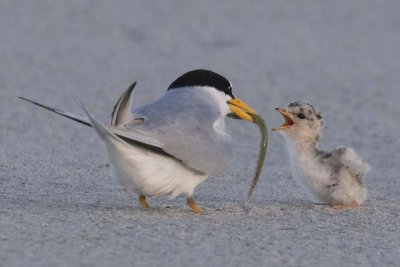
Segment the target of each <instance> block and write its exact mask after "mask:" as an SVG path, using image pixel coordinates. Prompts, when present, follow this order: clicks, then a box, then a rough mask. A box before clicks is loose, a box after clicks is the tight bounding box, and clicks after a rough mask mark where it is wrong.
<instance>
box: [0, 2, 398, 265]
mask: <svg viewBox="0 0 400 267" xmlns="http://www.w3.org/2000/svg"><path fill="white" fill-rule="evenodd" d="M399 14H400V2H399V1H396V0H393V1H349V0H338V1H295V0H293V1H215V2H213V1H169V0H168V1H11V0H10V1H7V0H2V1H1V2H0V122H1V123H0V147H1V150H0V266H132V265H133V266H157V265H158V266H160V265H163V266H390V265H391V266H398V265H399V261H400V232H399V231H400V230H399V229H400V228H399V221H400V220H399V212H400V196H399V192H400V179H399V167H398V162H399V148H400V139H399V133H400V123H399V116H400V105H399V102H400V89H399V84H400V16H399ZM195 68H208V69H212V70H214V71H217V72H219V73H221V74H223V75H225V76H226V77H228V78H229V79H230V80H231V81H232V82H233V84H234V90H235V94H236V95H237V96H238V97H240V98H242V99H243V100H244V101H245V102H247V103H248V104H250V105H251V106H252V107H254V108H255V110H257V111H258V112H259V113H260V114H261V115H262V116H263V117H264V118H265V120H266V121H267V123H268V124H269V126H270V127H272V126H274V125H277V124H280V123H281V122H282V119H281V117H280V116H279V114H278V113H276V112H275V111H274V108H275V107H277V106H286V105H287V104H288V103H289V102H291V101H294V100H297V99H305V100H308V101H310V102H311V103H313V104H314V105H315V106H316V107H317V108H318V109H319V110H320V111H321V112H322V115H323V116H324V119H325V123H326V128H325V129H326V131H325V135H324V137H323V139H322V143H323V146H324V148H327V149H330V148H334V147H335V146H338V145H344V144H345V145H349V146H352V147H354V148H355V149H356V150H357V151H358V152H359V153H360V154H361V155H362V156H363V157H364V158H365V160H366V161H367V162H369V163H370V165H371V166H372V168H373V170H372V172H370V173H369V174H368V175H367V176H366V177H365V183H366V185H367V186H368V188H369V198H368V201H366V203H365V204H364V205H363V206H362V207H360V208H359V209H357V210H351V211H340V212H338V211H334V210H332V209H331V208H329V207H326V206H315V205H313V204H312V203H310V202H309V201H308V200H307V198H306V195H305V194H304V193H303V191H302V190H301V189H300V187H299V186H298V185H297V184H296V182H295V181H294V180H293V178H292V176H291V173H290V169H289V166H288V157H287V151H286V148H285V145H284V142H283V141H284V140H283V138H282V137H281V136H279V135H278V134H276V133H271V135H270V149H269V154H268V155H267V162H266V165H265V169H264V172H263V174H262V177H261V181H260V183H259V187H258V188H257V189H256V191H255V194H254V198H253V200H252V208H251V210H249V211H246V210H244V209H243V208H242V203H243V200H244V198H245V195H246V192H247V189H248V186H249V183H250V178H251V176H252V174H253V171H254V167H255V166H254V165H255V163H256V158H257V152H258V151H257V149H258V143H259V139H258V138H259V133H258V129H257V128H256V127H255V126H254V125H250V124H248V123H245V122H241V121H234V120H230V119H227V123H228V124H229V126H230V128H231V130H232V135H233V138H234V140H235V143H236V144H235V151H234V152H235V162H234V164H233V165H232V166H231V168H230V169H228V170H227V171H226V172H225V173H224V174H223V175H221V176H213V177H210V178H209V179H208V180H207V181H206V182H205V183H203V184H201V185H200V186H199V187H198V189H197V191H196V192H195V198H196V199H197V201H198V204H199V205H200V206H201V207H202V208H203V214H201V215H200V216H197V215H194V214H193V213H192V212H191V211H190V210H189V209H188V207H187V206H186V204H185V198H183V197H178V198H177V199H175V200H169V199H168V198H166V197H158V198H150V200H149V202H150V205H151V206H152V207H153V208H152V209H150V210H143V209H142V208H141V207H140V206H139V205H138V203H137V201H136V196H132V195H130V194H129V193H127V192H125V191H124V190H123V188H122V187H121V186H119V185H118V184H117V183H116V182H115V179H114V178H113V177H112V176H111V175H110V172H109V171H110V170H109V169H110V167H109V165H108V163H107V162H108V160H107V156H106V153H105V149H104V147H103V146H102V143H101V141H100V139H99V138H98V137H97V136H96V135H95V133H94V131H93V130H92V129H90V128H87V127H84V126H81V125H78V124H76V123H74V122H72V121H69V120H67V119H63V118H61V117H59V116H57V115H53V114H51V113H49V112H47V111H44V110H42V109H39V108H37V107H35V106H33V105H30V104H28V103H25V102H22V101H20V100H18V99H17V96H20V95H21V96H25V97H29V98H33V99H36V100H40V101H41V102H43V103H47V104H51V105H53V106H55V107H60V108H63V109H66V110H69V111H75V112H80V111H79V109H78V108H77V107H76V105H75V103H74V102H73V101H72V98H71V97H72V96H78V97H80V98H81V99H82V101H83V102H84V103H85V105H86V106H87V107H88V109H89V110H90V111H91V112H92V113H93V114H95V116H96V117H97V118H98V119H100V120H101V121H103V122H108V121H109V119H110V112H111V109H112V107H113V105H114V103H115V101H116V100H117V98H118V97H119V96H120V94H121V93H122V92H123V91H124V90H125V88H127V87H128V85H129V84H130V83H132V82H133V81H138V86H137V91H136V96H135V104H136V105H141V104H144V103H148V102H150V101H152V100H154V99H156V98H158V97H159V96H160V95H161V94H162V93H163V92H164V91H165V89H166V88H167V86H168V85H169V83H170V82H172V81H173V80H174V79H175V78H177V77H178V76H179V75H181V74H183V73H184V72H186V71H188V70H191V69H195Z"/></svg>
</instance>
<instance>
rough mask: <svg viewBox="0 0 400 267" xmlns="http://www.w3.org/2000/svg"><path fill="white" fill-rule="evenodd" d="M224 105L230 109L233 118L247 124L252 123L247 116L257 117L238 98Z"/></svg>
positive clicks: (251, 119) (250, 118)
mask: <svg viewBox="0 0 400 267" xmlns="http://www.w3.org/2000/svg"><path fill="white" fill-rule="evenodd" d="M226 103H227V104H228V106H229V107H230V108H231V111H232V113H233V114H234V116H235V117H237V118H239V119H243V120H246V121H249V122H254V120H253V118H252V117H251V116H250V115H249V114H254V115H257V113H256V112H255V111H254V110H253V109H252V108H251V107H249V106H248V105H246V104H245V103H244V102H243V101H241V100H240V99H239V98H235V99H231V100H228V101H227V102H226Z"/></svg>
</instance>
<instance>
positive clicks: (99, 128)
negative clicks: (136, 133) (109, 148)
mask: <svg viewBox="0 0 400 267" xmlns="http://www.w3.org/2000/svg"><path fill="white" fill-rule="evenodd" d="M74 100H75V102H76V103H77V104H78V106H79V107H80V108H81V109H82V110H83V112H85V114H86V116H87V117H88V118H89V120H90V122H91V125H92V127H93V128H94V129H95V130H96V132H97V134H98V135H99V136H100V138H101V139H102V140H103V141H104V142H108V141H117V142H118V143H122V144H124V145H127V146H129V145H128V143H126V142H125V141H124V140H122V139H121V138H119V137H118V136H116V135H115V134H113V133H112V132H110V131H109V130H108V129H107V128H106V127H104V126H103V125H102V124H101V123H100V122H99V121H97V120H96V119H95V118H93V116H92V115H91V114H90V113H89V111H88V110H87V109H86V108H85V106H84V105H83V104H82V103H81V101H80V100H79V99H78V98H77V97H74Z"/></svg>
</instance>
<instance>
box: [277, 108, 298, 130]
mask: <svg viewBox="0 0 400 267" xmlns="http://www.w3.org/2000/svg"><path fill="white" fill-rule="evenodd" d="M275 110H276V111H278V112H279V113H281V115H282V116H283V118H284V119H285V122H284V123H283V124H282V125H281V126H278V127H275V128H273V129H272V130H273V131H281V130H286V129H289V128H290V127H292V126H293V125H294V121H293V116H292V115H291V114H290V113H288V112H287V111H286V109H283V108H276V109H275Z"/></svg>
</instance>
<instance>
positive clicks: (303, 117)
mask: <svg viewBox="0 0 400 267" xmlns="http://www.w3.org/2000/svg"><path fill="white" fill-rule="evenodd" d="M297 117H298V118H299V119H302V120H304V119H305V118H306V116H305V115H304V114H303V113H299V114H297Z"/></svg>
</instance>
